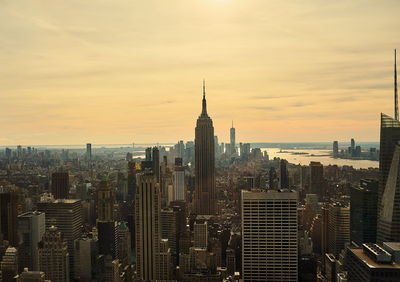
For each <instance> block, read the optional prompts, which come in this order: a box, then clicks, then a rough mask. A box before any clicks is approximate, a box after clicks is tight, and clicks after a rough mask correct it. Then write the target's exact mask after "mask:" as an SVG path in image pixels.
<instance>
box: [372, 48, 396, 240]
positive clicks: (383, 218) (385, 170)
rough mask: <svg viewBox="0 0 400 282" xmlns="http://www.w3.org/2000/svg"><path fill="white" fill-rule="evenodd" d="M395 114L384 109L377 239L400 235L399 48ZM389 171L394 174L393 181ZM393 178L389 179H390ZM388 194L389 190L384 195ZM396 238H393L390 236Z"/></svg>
mask: <svg viewBox="0 0 400 282" xmlns="http://www.w3.org/2000/svg"><path fill="white" fill-rule="evenodd" d="M394 66H395V67H394V70H395V71H394V73H395V75H394V76H395V82H394V85H395V87H394V88H395V94H394V96H395V99H394V100H395V102H394V109H395V110H394V112H395V118H392V117H390V116H388V115H385V114H383V113H381V133H380V134H381V137H380V151H379V192H378V231H377V241H378V242H383V241H388V240H389V241H393V240H394V241H398V238H400V214H399V212H398V211H399V210H400V183H399V181H398V180H397V178H396V177H397V175H398V172H397V171H396V167H398V165H399V164H398V156H397V154H399V152H398V153H397V154H395V151H396V150H399V149H398V144H399V141H400V122H399V120H398V105H397V69H396V52H395V64H394ZM389 174H392V177H391V178H390V182H389ZM388 182H389V183H388ZM384 194H386V196H385V199H386V200H385V199H384ZM390 238H393V239H390Z"/></svg>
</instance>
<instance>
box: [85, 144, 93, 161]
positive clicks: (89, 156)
mask: <svg viewBox="0 0 400 282" xmlns="http://www.w3.org/2000/svg"><path fill="white" fill-rule="evenodd" d="M86 159H87V160H88V161H91V160H92V144H91V143H87V144H86Z"/></svg>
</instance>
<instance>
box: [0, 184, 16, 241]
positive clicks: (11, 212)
mask: <svg viewBox="0 0 400 282" xmlns="http://www.w3.org/2000/svg"><path fill="white" fill-rule="evenodd" d="M17 205H18V196H17V193H16V192H15V191H10V190H5V189H4V190H2V188H1V187H0V233H2V235H3V236H2V237H3V240H7V241H8V242H9V244H10V245H11V246H15V247H16V246H17V244H18V235H17V216H18V211H17Z"/></svg>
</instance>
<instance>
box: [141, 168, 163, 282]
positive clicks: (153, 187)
mask: <svg viewBox="0 0 400 282" xmlns="http://www.w3.org/2000/svg"><path fill="white" fill-rule="evenodd" d="M136 182H137V189H136V199H135V201H136V206H135V231H136V270H137V275H138V278H139V279H142V280H156V279H160V271H159V254H160V243H161V230H160V211H161V193H160V187H159V184H158V183H156V179H155V175H154V174H153V173H152V172H151V171H144V172H142V173H138V174H137V180H136Z"/></svg>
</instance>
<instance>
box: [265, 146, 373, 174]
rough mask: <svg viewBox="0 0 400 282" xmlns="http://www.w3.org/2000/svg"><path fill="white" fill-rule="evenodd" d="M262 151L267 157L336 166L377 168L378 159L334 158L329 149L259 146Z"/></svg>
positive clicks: (290, 161)
mask: <svg viewBox="0 0 400 282" xmlns="http://www.w3.org/2000/svg"><path fill="white" fill-rule="evenodd" d="M261 150H262V151H267V152H268V155H269V158H270V159H273V158H281V159H285V160H287V161H288V162H289V163H293V164H301V165H309V164H310V162H311V161H314V162H320V163H322V164H323V165H324V166H327V165H330V164H331V165H338V166H344V165H347V166H352V167H354V168H357V169H359V168H365V169H366V168H370V167H373V168H377V167H379V162H378V161H369V160H350V159H334V158H332V157H331V156H330V153H331V150H321V149H296V150H293V149H282V152H280V151H281V149H280V148H261ZM294 152H301V153H306V154H293V153H294Z"/></svg>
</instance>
